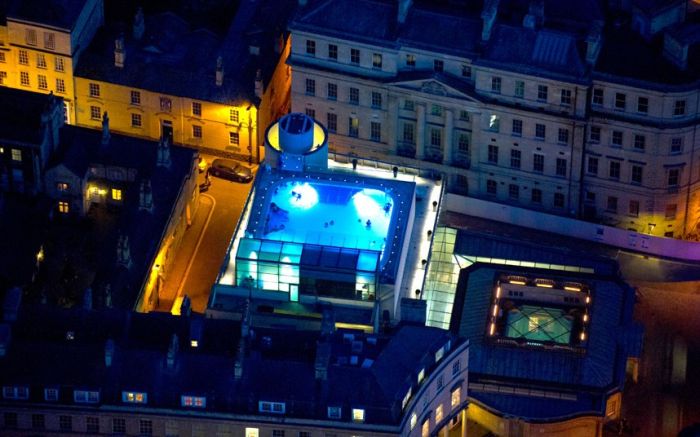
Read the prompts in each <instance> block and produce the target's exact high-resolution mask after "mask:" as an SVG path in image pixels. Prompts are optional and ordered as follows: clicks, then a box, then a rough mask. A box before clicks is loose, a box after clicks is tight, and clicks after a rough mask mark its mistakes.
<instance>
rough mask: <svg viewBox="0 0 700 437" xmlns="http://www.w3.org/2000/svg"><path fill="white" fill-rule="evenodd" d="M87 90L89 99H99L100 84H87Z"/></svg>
mask: <svg viewBox="0 0 700 437" xmlns="http://www.w3.org/2000/svg"><path fill="white" fill-rule="evenodd" d="M88 90H89V93H90V97H100V84H98V83H90V84H88Z"/></svg>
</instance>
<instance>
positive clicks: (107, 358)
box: [105, 338, 114, 367]
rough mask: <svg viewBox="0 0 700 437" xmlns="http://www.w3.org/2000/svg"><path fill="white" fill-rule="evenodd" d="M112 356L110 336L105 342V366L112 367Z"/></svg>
mask: <svg viewBox="0 0 700 437" xmlns="http://www.w3.org/2000/svg"><path fill="white" fill-rule="evenodd" d="M113 358H114V340H112V339H111V338H110V339H109V340H107V341H106V342H105V367H112V359H113Z"/></svg>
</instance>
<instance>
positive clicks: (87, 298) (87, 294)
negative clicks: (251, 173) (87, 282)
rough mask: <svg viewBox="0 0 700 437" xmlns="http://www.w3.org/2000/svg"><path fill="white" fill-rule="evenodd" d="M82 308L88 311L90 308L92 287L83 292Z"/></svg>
mask: <svg viewBox="0 0 700 437" xmlns="http://www.w3.org/2000/svg"><path fill="white" fill-rule="evenodd" d="M83 309H86V310H88V311H90V310H91V309H92V288H90V287H88V288H86V289H85V291H84V292H83Z"/></svg>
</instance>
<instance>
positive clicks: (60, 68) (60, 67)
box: [54, 56, 65, 71]
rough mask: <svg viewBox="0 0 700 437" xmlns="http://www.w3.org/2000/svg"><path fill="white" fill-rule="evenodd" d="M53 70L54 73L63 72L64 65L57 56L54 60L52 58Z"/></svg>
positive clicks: (61, 59)
mask: <svg viewBox="0 0 700 437" xmlns="http://www.w3.org/2000/svg"><path fill="white" fill-rule="evenodd" d="M54 69H55V70H56V71H65V64H64V61H63V58H61V57H59V56H56V58H54Z"/></svg>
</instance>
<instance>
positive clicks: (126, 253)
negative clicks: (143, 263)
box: [117, 234, 131, 269]
mask: <svg viewBox="0 0 700 437" xmlns="http://www.w3.org/2000/svg"><path fill="white" fill-rule="evenodd" d="M117 264H118V265H120V266H124V267H126V268H127V269H130V268H131V248H130V247H129V236H128V235H123V234H120V235H119V241H117Z"/></svg>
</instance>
